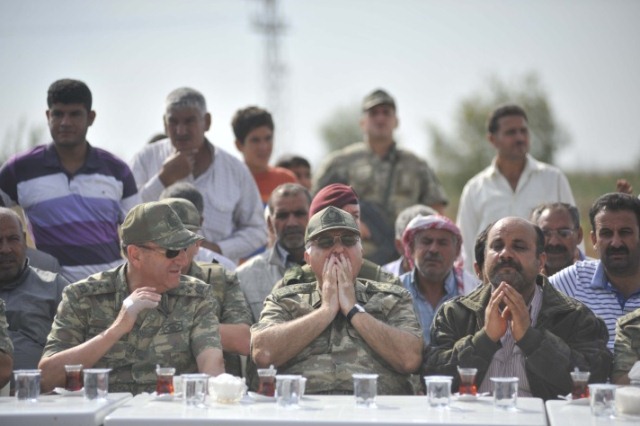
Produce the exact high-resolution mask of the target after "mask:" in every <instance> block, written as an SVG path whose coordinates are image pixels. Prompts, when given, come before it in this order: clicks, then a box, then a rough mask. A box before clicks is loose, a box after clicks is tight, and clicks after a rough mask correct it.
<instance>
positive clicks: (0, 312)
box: [0, 299, 13, 355]
mask: <svg viewBox="0 0 640 426" xmlns="http://www.w3.org/2000/svg"><path fill="white" fill-rule="evenodd" d="M4 312H5V307H4V300H2V299H0V351H2V352H4V353H6V354H9V355H12V354H13V343H11V339H10V338H9V331H8V330H9V326H8V325H7V317H6V316H5V313H4Z"/></svg>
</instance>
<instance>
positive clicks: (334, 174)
mask: <svg viewBox="0 0 640 426" xmlns="http://www.w3.org/2000/svg"><path fill="white" fill-rule="evenodd" d="M396 113H397V109H396V102H395V100H394V99H393V98H392V97H391V96H390V95H389V94H388V93H387V92H385V91H384V90H380V89H378V90H375V91H373V92H372V93H370V94H369V95H367V96H366V97H365V98H364V101H363V103H362V118H361V120H360V127H361V128H362V132H363V134H364V142H361V143H357V144H353V145H350V146H348V147H346V148H344V149H342V150H340V151H337V152H334V153H333V154H331V156H330V157H329V158H328V159H327V161H326V162H325V163H324V164H323V165H322V166H321V167H320V168H319V170H318V173H317V174H316V175H315V180H314V185H313V188H314V191H313V192H318V191H319V190H320V189H322V188H324V187H325V186H327V185H329V184H332V183H343V184H346V185H350V186H351V187H353V189H354V190H355V191H356V193H357V194H358V196H359V198H360V202H361V204H362V213H363V214H362V219H363V222H364V224H365V225H366V226H367V227H368V228H369V230H370V231H371V241H370V243H371V244H370V248H369V249H367V245H365V256H364V257H365V258H367V259H369V260H371V261H373V262H375V263H378V264H380V265H384V264H385V263H388V262H391V261H392V260H394V257H395V251H394V250H393V240H394V232H393V231H394V223H395V220H396V217H397V216H398V214H399V213H400V212H401V211H402V210H403V209H405V208H406V207H409V206H411V205H413V204H425V205H428V206H430V207H433V208H434V209H435V210H436V211H438V212H439V213H443V212H444V208H445V206H446V205H447V203H448V200H447V197H446V195H445V193H444V189H443V188H442V186H441V185H440V182H439V181H438V178H437V177H436V175H435V173H434V172H433V170H431V168H430V167H429V165H428V164H427V163H426V162H425V161H424V160H422V159H421V158H418V157H417V156H416V155H415V154H413V153H411V152H409V151H407V150H404V149H402V148H399V147H398V146H397V144H396V142H395V141H394V139H393V133H394V131H395V129H396V128H397V127H398V117H397V115H396ZM364 242H365V243H366V242H367V241H366V239H365V241H364Z"/></svg>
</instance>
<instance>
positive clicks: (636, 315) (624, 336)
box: [611, 309, 640, 384]
mask: <svg viewBox="0 0 640 426" xmlns="http://www.w3.org/2000/svg"><path fill="white" fill-rule="evenodd" d="M638 361H640V309H636V310H635V311H633V312H630V313H628V314H626V315H624V316H622V317H620V319H619V320H618V323H617V324H616V340H615V343H614V344H613V372H612V373H611V379H612V381H613V382H614V383H618V384H628V383H629V371H630V370H631V367H633V365H634V364H635V363H636V362H638Z"/></svg>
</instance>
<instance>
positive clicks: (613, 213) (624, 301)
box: [549, 192, 640, 350]
mask: <svg viewBox="0 0 640 426" xmlns="http://www.w3.org/2000/svg"><path fill="white" fill-rule="evenodd" d="M589 220H590V222H591V229H592V230H591V242H592V243H593V247H594V248H595V249H596V252H597V253H598V257H599V258H600V260H593V259H592V260H583V261H578V262H576V263H574V264H573V265H571V266H569V267H567V268H565V269H563V270H561V271H560V272H558V273H557V274H555V275H553V276H552V277H551V278H549V281H550V282H551V284H552V285H553V286H554V287H555V288H557V289H558V290H560V291H562V292H563V293H565V294H567V295H569V296H571V297H575V298H576V299H578V300H579V301H581V302H582V303H584V304H585V305H587V306H588V307H589V309H591V310H592V311H593V312H594V313H595V314H596V315H598V316H599V317H600V318H602V319H603V320H604V322H605V324H607V329H608V330H609V342H608V344H607V346H608V347H609V350H613V341H614V337H615V327H616V321H617V320H618V318H620V317H622V316H623V315H625V314H628V313H630V312H633V311H634V310H636V309H638V308H640V200H639V199H637V198H636V197H633V196H631V195H628V194H621V193H619V192H613V193H610V194H605V195H603V196H601V197H600V198H598V199H597V200H596V201H595V202H594V203H593V205H592V206H591V208H590V209H589Z"/></svg>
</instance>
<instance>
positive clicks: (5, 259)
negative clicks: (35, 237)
mask: <svg viewBox="0 0 640 426" xmlns="http://www.w3.org/2000/svg"><path fill="white" fill-rule="evenodd" d="M26 248H27V242H26V234H25V232H24V229H23V227H22V222H21V220H20V217H19V216H18V215H17V214H16V213H15V212H14V211H13V210H11V209H8V208H6V207H0V299H3V300H4V301H5V303H6V305H7V308H6V315H7V322H8V323H9V336H10V337H11V341H12V342H13V347H14V368H15V369H16V370H22V369H33V368H37V367H38V362H39V361H40V357H41V356H42V350H43V349H44V345H45V343H47V335H48V334H49V331H51V323H52V322H53V317H54V316H55V314H56V310H57V309H58V304H59V303H60V300H62V290H63V289H64V287H65V286H67V285H68V284H69V282H68V281H67V280H65V279H64V278H63V277H62V276H61V275H59V274H55V273H53V272H48V271H42V270H40V269H37V268H33V267H32V266H31V260H30V259H28V258H27V256H26Z"/></svg>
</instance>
